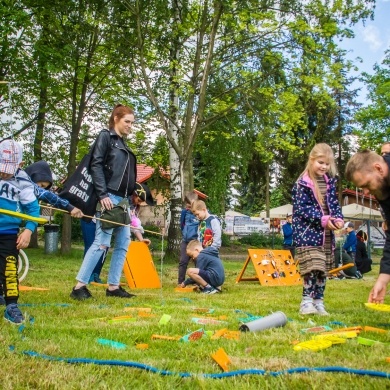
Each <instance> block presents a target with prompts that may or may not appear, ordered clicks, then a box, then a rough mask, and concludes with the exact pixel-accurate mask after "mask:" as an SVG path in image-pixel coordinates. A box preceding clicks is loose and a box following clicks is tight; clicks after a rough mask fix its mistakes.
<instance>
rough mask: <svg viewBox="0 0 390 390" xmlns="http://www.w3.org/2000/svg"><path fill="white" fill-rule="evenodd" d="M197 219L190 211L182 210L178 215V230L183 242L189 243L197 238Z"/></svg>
mask: <svg viewBox="0 0 390 390" xmlns="http://www.w3.org/2000/svg"><path fill="white" fill-rule="evenodd" d="M198 227H199V219H198V218H196V217H195V215H194V214H192V212H191V210H189V209H183V210H181V214H180V229H181V233H182V235H183V241H184V242H187V243H188V242H190V241H191V240H196V239H197V238H198Z"/></svg>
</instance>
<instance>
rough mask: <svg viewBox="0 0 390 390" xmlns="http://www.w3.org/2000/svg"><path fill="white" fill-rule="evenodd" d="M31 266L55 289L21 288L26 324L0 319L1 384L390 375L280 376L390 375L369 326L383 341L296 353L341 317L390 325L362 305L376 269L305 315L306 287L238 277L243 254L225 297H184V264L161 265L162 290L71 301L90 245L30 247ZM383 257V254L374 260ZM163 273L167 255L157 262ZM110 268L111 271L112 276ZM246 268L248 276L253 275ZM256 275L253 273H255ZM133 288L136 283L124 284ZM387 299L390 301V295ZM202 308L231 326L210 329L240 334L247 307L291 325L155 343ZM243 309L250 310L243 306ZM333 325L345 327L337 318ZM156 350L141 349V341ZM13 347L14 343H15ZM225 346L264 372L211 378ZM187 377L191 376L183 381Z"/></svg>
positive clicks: (248, 382) (344, 283) (125, 385)
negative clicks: (319, 311) (320, 310)
mask: <svg viewBox="0 0 390 390" xmlns="http://www.w3.org/2000/svg"><path fill="white" fill-rule="evenodd" d="M27 253H28V256H29V259H30V263H31V266H30V271H29V273H28V275H27V278H26V279H25V280H24V281H23V283H22V284H23V285H25V286H34V287H46V288H48V289H49V290H48V291H37V290H32V291H22V292H21V297H20V300H19V303H20V304H21V309H22V310H23V312H24V313H25V314H26V318H27V319H29V320H28V321H26V324H25V327H24V328H20V327H18V326H15V325H12V324H10V323H8V322H6V321H0V329H1V331H0V346H1V349H2V350H3V351H2V353H1V354H0V376H1V378H2V379H1V385H0V387H1V388H2V389H13V390H16V389H88V388H90V389H172V388H173V389H176V388H180V389H252V388H253V389H255V388H256V389H257V388H259V389H260V388H261V389H268V388H269V389H363V388H364V389H384V388H389V387H390V381H389V379H385V378H375V377H371V376H361V375H354V374H351V373H334V372H303V373H293V374H283V375H272V373H273V372H278V371H281V370H286V369H292V368H297V367H309V368H314V367H329V366H337V367H346V368H352V369H359V370H373V371H380V372H390V363H387V362H386V357H390V336H389V334H388V333H373V332H362V333H361V334H360V335H361V336H362V337H366V338H370V339H375V340H378V341H382V342H384V343H382V344H377V345H375V346H372V347H369V346H363V345H360V344H359V343H358V342H357V340H356V339H348V340H347V342H346V343H345V344H340V345H335V346H332V347H331V348H328V349H325V350H322V351H319V352H311V351H300V352H296V351H294V350H293V345H294V342H296V341H297V340H299V341H305V340H309V339H310V338H311V336H312V335H310V334H307V333H306V334H305V333H302V332H301V330H302V329H304V328H310V327H313V326H314V325H326V324H328V325H329V323H330V322H340V323H343V324H345V326H357V325H361V326H365V325H369V326H374V327H382V328H385V327H386V324H388V325H390V322H389V319H390V313H386V312H379V311H372V310H369V309H367V308H366V307H365V306H364V302H366V300H367V296H368V292H369V290H370V288H371V287H372V285H373V283H374V280H375V277H376V275H377V273H378V266H375V267H374V269H373V271H371V272H370V273H369V274H367V275H366V276H365V277H364V279H362V280H329V281H328V283H327V287H326V301H325V302H326V308H327V310H328V311H329V312H330V314H331V315H330V316H329V317H319V316H311V317H310V318H309V317H301V316H299V314H298V307H299V302H300V295H301V287H300V286H291V287H262V286H261V285H260V284H259V283H258V282H240V283H238V284H236V283H235V280H236V277H237V275H238V273H239V271H240V270H241V268H242V266H243V261H244V260H245V258H246V254H245V253H243V254H242V258H241V260H234V261H232V260H229V261H225V269H226V283H225V285H224V291H223V293H222V294H215V295H211V296H207V295H206V296H205V295H203V294H198V293H195V292H192V293H185V294H183V293H177V292H175V291H174V287H176V280H177V266H176V264H175V265H174V264H164V265H163V267H162V281H163V287H162V289H143V290H134V291H132V292H134V293H136V294H137V296H136V297H135V298H132V299H130V300H124V299H122V300H121V299H117V298H106V296H105V290H104V288H102V287H99V286H91V287H90V290H91V292H92V294H93V296H94V299H91V300H88V301H85V302H76V301H73V300H71V299H70V298H69V293H70V292H71V289H72V287H73V286H74V284H75V276H76V273H77V271H78V269H79V266H80V264H81V258H82V251H81V250H78V249H75V250H74V251H73V252H72V254H71V255H70V256H67V257H61V256H55V255H45V254H44V253H43V249H29V250H27ZM376 261H378V259H376ZM155 264H156V268H157V271H158V273H159V274H160V272H161V267H160V259H158V258H156V259H155ZM107 269H108V266H107V265H106V266H105V268H104V272H103V275H102V276H103V279H105V278H106V275H107ZM250 271H252V268H249V267H248V269H247V271H246V273H245V275H247V273H248V274H250V273H251V272H250ZM248 276H250V275H248ZM126 289H128V288H127V287H126ZM387 303H390V299H388V301H387ZM129 307H130V308H131V307H141V308H151V315H152V316H150V317H141V316H138V313H137V312H135V313H133V316H134V318H135V321H134V322H130V321H129V322H117V323H112V322H109V319H111V318H113V317H116V316H123V315H130V314H131V312H129V311H125V309H128V308H129ZM194 308H207V309H214V312H213V314H212V315H213V317H215V318H219V319H220V320H224V321H226V324H219V325H206V326H203V327H204V329H206V330H207V331H215V330H218V329H221V328H228V329H229V330H234V331H237V330H238V327H239V325H240V318H242V317H245V314H244V313H242V312H246V313H251V314H252V315H268V314H270V313H272V312H275V311H283V312H284V313H285V314H286V315H287V317H288V318H289V322H288V323H287V325H286V326H285V327H283V328H277V329H270V330H266V331H262V332H248V333H240V339H239V340H238V341H237V340H229V339H224V338H220V339H217V340H211V339H210V338H203V339H201V340H198V341H194V342H182V341H166V340H151V336H152V335H153V334H159V335H165V336H183V335H186V334H188V333H190V332H192V331H195V330H197V329H199V328H201V327H202V325H198V324H195V323H193V322H191V319H192V318H193V317H204V315H202V314H199V313H196V312H195V311H194ZM237 310H241V311H242V312H237ZM163 314H168V315H170V316H171V320H170V321H169V322H168V323H167V324H166V325H159V324H158V322H159V320H160V318H161V316H162V315H163ZM329 326H331V327H333V328H338V327H339V325H335V324H330V325H329ZM99 338H102V339H108V340H113V341H116V342H120V343H123V344H126V347H125V348H124V349H118V348H114V347H112V346H109V345H102V344H99V343H98V342H97V339H99ZM141 343H146V344H148V346H149V348H148V349H146V350H140V349H137V348H136V345H137V344H141ZM10 346H12V349H11V348H10ZM219 348H223V349H224V350H225V352H226V353H227V355H228V356H229V357H230V360H231V364H230V365H229V370H230V371H236V370H249V369H258V370H265V371H267V372H268V373H267V374H266V375H256V374H245V375H234V376H231V377H224V378H221V379H213V378H207V377H205V376H204V375H203V374H220V373H222V372H223V371H222V369H221V368H220V367H219V366H218V365H217V364H216V363H215V362H214V360H213V359H212V358H211V357H210V354H211V353H214V352H216V351H217V350H218V349H219ZM25 351H34V352H36V353H39V354H44V355H48V356H51V357H55V358H85V359H97V360H99V361H101V363H102V362H104V361H120V362H134V363H139V364H140V367H141V368H134V367H125V366H118V365H108V364H107V365H103V364H102V365H97V364H69V363H66V362H63V361H62V362H61V361H58V360H55V361H52V360H47V359H44V358H42V357H31V356H29V355H26V354H24V352H25ZM145 366H149V367H154V368H155V369H157V370H167V371H170V372H173V373H175V375H161V374H160V373H156V372H151V371H148V370H145V369H142V367H145ZM180 373H191V374H192V376H191V377H181V376H180V375H179V374H180Z"/></svg>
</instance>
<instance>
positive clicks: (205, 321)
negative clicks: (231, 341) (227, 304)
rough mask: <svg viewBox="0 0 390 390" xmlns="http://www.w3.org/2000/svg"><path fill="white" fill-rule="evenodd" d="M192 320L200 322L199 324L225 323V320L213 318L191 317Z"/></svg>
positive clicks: (196, 322)
mask: <svg viewBox="0 0 390 390" xmlns="http://www.w3.org/2000/svg"><path fill="white" fill-rule="evenodd" d="M191 321H192V322H195V324H200V325H222V324H226V321H219V320H215V319H213V318H197V317H193V318H192V319H191Z"/></svg>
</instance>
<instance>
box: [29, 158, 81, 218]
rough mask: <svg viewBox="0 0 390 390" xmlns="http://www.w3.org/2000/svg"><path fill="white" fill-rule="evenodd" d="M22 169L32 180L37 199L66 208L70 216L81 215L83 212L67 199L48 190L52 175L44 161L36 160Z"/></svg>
mask: <svg viewBox="0 0 390 390" xmlns="http://www.w3.org/2000/svg"><path fill="white" fill-rule="evenodd" d="M24 171H25V172H26V173H27V175H28V176H29V177H30V179H31V181H32V182H33V184H34V192H35V196H36V197H37V198H38V200H39V201H43V202H45V203H48V204H50V205H51V206H53V207H55V208H58V209H62V210H66V211H68V212H69V214H70V215H71V216H72V217H75V218H82V217H83V215H84V214H83V213H82V211H81V210H80V209H78V208H77V207H74V206H73V205H71V204H70V203H69V201H68V200H66V199H63V198H60V197H59V196H58V195H56V194H55V193H54V192H51V191H49V189H50V188H51V186H52V185H53V176H52V173H51V169H50V167H49V164H48V163H47V162H46V161H43V160H41V161H37V162H35V163H33V164H31V165H29V166H28V167H26V168H25V169H24Z"/></svg>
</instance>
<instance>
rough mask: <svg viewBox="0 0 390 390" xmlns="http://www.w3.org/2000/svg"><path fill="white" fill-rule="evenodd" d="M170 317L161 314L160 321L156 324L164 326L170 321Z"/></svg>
mask: <svg viewBox="0 0 390 390" xmlns="http://www.w3.org/2000/svg"><path fill="white" fill-rule="evenodd" d="M171 318H172V316H170V315H169V314H163V315H162V316H161V318H160V321H159V322H158V324H159V325H166V324H167V323H168V322H169V321H170V320H171Z"/></svg>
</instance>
